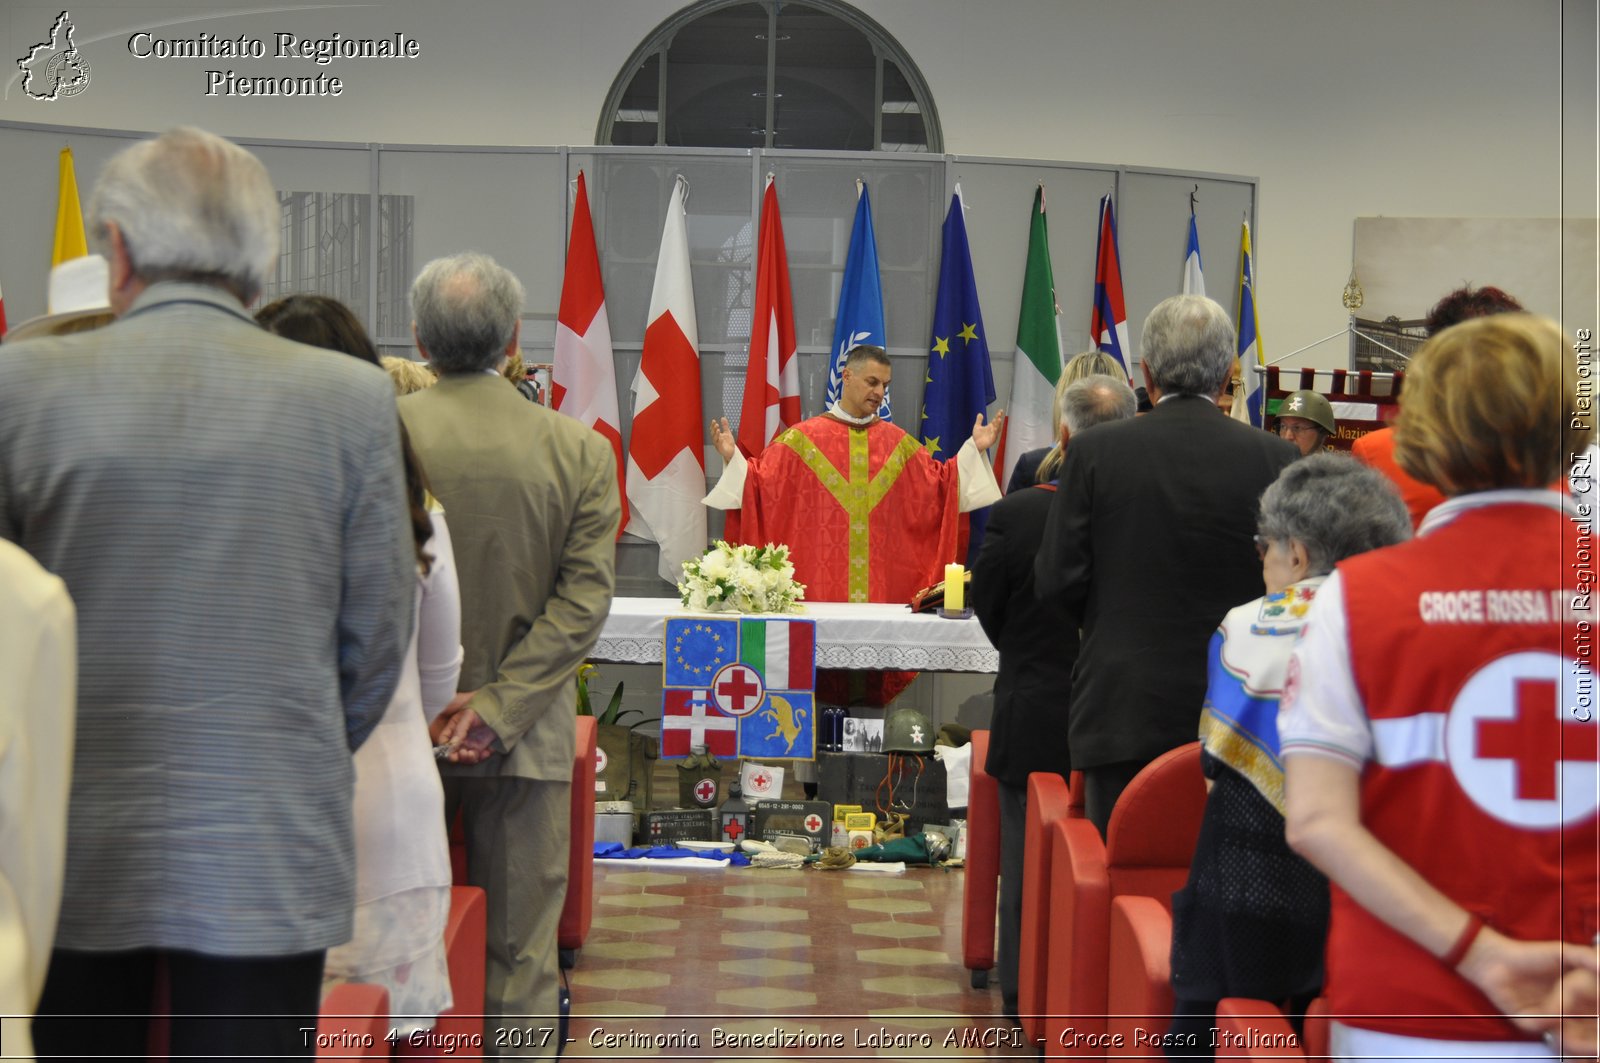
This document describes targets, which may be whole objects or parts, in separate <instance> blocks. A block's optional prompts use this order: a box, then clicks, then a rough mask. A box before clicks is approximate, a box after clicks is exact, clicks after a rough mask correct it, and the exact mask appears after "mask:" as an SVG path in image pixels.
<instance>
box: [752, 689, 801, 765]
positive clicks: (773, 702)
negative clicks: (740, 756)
mask: <svg viewBox="0 0 1600 1063" xmlns="http://www.w3.org/2000/svg"><path fill="white" fill-rule="evenodd" d="M761 715H762V716H763V717H764V718H766V719H768V720H771V721H772V723H773V725H774V726H775V727H776V728H777V730H775V731H773V732H772V733H771V734H769V735H767V741H771V740H772V739H774V738H777V737H778V736H779V735H782V736H783V741H784V743H785V745H784V747H783V751H784V752H785V753H792V752H794V743H795V740H796V739H797V738H799V737H800V721H801V720H804V719H805V718H806V710H805V709H797V708H795V707H794V706H793V705H791V704H789V702H788V700H787V699H785V698H784V697H783V695H781V694H774V695H772V697H771V698H770V699H769V701H768V705H767V707H766V708H764V709H762V710H761Z"/></svg>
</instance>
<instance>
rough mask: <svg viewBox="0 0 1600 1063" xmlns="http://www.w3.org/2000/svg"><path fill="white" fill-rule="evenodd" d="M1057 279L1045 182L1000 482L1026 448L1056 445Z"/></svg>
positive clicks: (1036, 212) (1025, 283) (1037, 208)
mask: <svg viewBox="0 0 1600 1063" xmlns="http://www.w3.org/2000/svg"><path fill="white" fill-rule="evenodd" d="M1059 312H1060V311H1058V310H1057V309H1056V282H1055V276H1054V273H1053V272H1052V270H1051V268H1050V235H1049V232H1048V230H1047V229H1046V228H1045V222H1044V185H1042V184H1041V185H1040V186H1039V187H1038V189H1037V190H1036V191H1035V192H1034V193H1033V224H1032V226H1031V227H1030V228H1029V230H1028V264H1027V267H1026V269H1025V271H1024V273H1023V278H1022V311H1021V313H1020V314H1019V316H1018V319H1017V357H1016V361H1015V362H1014V363H1013V368H1012V382H1011V409H1010V416H1008V417H1007V418H1006V443H1005V458H1004V462H1005V466H1004V469H1003V470H1002V475H1001V478H1000V482H1001V483H1002V484H1004V483H1008V482H1009V481H1010V479H1011V470H1012V468H1013V467H1014V466H1015V465H1016V464H1017V459H1018V458H1020V457H1021V456H1022V455H1023V453H1024V452H1026V451H1029V450H1037V449H1038V448H1040V447H1049V446H1054V445H1055V442H1056V441H1055V437H1054V435H1053V433H1052V432H1051V424H1050V404H1051V402H1052V401H1053V400H1054V399H1055V391H1056V381H1057V380H1059V379H1061V334H1060V332H1059V331H1058V330H1057V329H1056V315H1057V314H1058V313H1059Z"/></svg>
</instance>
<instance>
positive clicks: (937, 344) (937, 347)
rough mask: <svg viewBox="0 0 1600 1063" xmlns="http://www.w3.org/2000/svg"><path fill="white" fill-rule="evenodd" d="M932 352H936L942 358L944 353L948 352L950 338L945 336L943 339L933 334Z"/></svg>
mask: <svg viewBox="0 0 1600 1063" xmlns="http://www.w3.org/2000/svg"><path fill="white" fill-rule="evenodd" d="M933 353H934V354H937V355H938V356H939V357H940V358H943V357H944V356H945V355H947V354H949V353H950V340H949V338H948V337H947V338H945V339H940V338H939V337H938V336H935V337H934V338H933Z"/></svg>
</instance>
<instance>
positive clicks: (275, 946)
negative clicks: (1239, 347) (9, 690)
mask: <svg viewBox="0 0 1600 1063" xmlns="http://www.w3.org/2000/svg"><path fill="white" fill-rule="evenodd" d="M88 222H89V228H90V230H91V233H92V239H93V240H94V241H95V242H96V244H97V245H98V246H99V248H100V249H103V251H104V253H105V255H106V257H107V258H108V259H109V260H110V264H111V283H110V291H109V295H110V302H111V306H112V309H113V310H114V311H115V312H116V313H117V315H118V320H117V321H115V322H114V323H112V324H111V325H109V326H107V327H105V328H103V329H101V330H99V331H96V332H88V333H82V334H78V335H73V336H63V337H59V338H49V339H39V340H33V341H28V342H24V343H19V344H16V345H15V346H12V345H6V346H0V537H3V538H6V539H10V540H12V541H14V542H16V543H17V544H18V545H20V546H22V547H23V548H24V549H26V550H28V551H29V552H30V553H32V554H33V555H34V557H35V558H36V559H37V560H38V561H39V562H40V563H41V564H42V565H43V566H44V567H45V568H47V569H49V570H50V571H51V572H53V573H55V574H56V575H57V576H59V577H61V579H62V580H64V581H65V582H66V584H67V587H68V590H69V591H70V592H71V594H72V598H73V600H74V601H75V602H76V603H77V607H78V644H79V667H78V722H77V730H76V745H77V748H76V756H75V761H74V765H73V774H72V792H71V805H70V809H69V812H68V821H67V858H66V886H65V889H64V893H63V898H62V904H61V916H60V921H59V924H58V927H57V932H56V937H55V948H54V952H53V954H52V956H51V963H50V968H49V972H48V974H47V976H46V983H45V989H44V995H43V998H42V1000H41V1001H40V1004H39V1009H38V1010H39V1018H38V1019H37V1020H36V1022H35V1025H34V1035H35V1044H36V1046H37V1049H38V1051H39V1052H40V1053H41V1054H42V1055H51V1056H54V1055H57V1054H60V1055H70V1056H89V1055H101V1054H105V1055H122V1056H142V1055H143V1054H144V1050H145V1038H146V1029H145V1027H146V1020H144V1019H143V1018H140V1017H138V1016H142V1015H144V1014H146V1013H148V1012H149V1011H150V1010H151V1007H152V1003H153V1001H154V999H155V986H156V983H157V980H158V979H165V980H166V988H167V990H168V999H169V1000H170V1009H171V1011H172V1012H173V1013H174V1014H175V1015H196V1016H214V1017H213V1018H197V1019H190V1020H181V1021H180V1020H174V1021H173V1024H172V1028H171V1051H172V1053H173V1054H174V1055H185V1056H193V1057H197V1058H199V1057H203V1058H220V1057H226V1056H232V1055H241V1054H247V1053H248V1054H254V1055H257V1056H269V1057H285V1056H293V1055H302V1054H303V1055H311V1054H312V1049H313V1047H314V1042H313V1040H312V1039H309V1038H307V1037H305V1036H304V1035H303V1034H302V1032H301V1028H302V1027H306V1026H311V1027H314V1026H315V1024H316V1023H315V1016H316V1012H317V1010H318V1005H319V998H320V989H321V977H322V960H323V953H324V951H325V950H326V949H327V948H328V947H329V946H332V945H337V944H339V943H341V942H343V941H345V940H347V939H348V938H349V937H350V933H351V916H352V907H353V903H354V890H355V866H354V855H353V850H352V832H351V822H350V817H351V792H352V768H351V759H350V752H351V750H353V749H354V748H356V747H357V746H358V745H360V744H361V742H362V740H363V739H364V738H365V737H366V736H367V733H368V731H369V730H370V729H371V728H372V727H373V726H374V725H375V724H376V723H377V721H378V719H379V717H380V716H381V715H382V714H383V711H384V708H385V706H386V705H387V703H388V700H389V696H390V694H391V693H392V691H393V689H394V686H395V683H396V680H397V678H398V674H399V668H400V664H401V661H402V660H403V657H404V654H405V649H406V644H407V640H408V638H409V635H410V630H409V629H410V625H411V615H412V605H411V596H412V594H413V593H414V586H415V582H416V580H415V551H414V549H413V546H412V543H411V536H410V531H409V525H408V523H407V518H406V507H405V502H404V495H403V487H402V481H403V477H402V472H401V462H400V449H399V430H398V418H397V416H396V411H395V404H394V397H393V391H392V388H391V387H390V384H389V381H388V378H387V377H386V376H385V375H384V374H383V373H382V372H381V371H379V370H378V369H377V368H375V367H373V366H370V365H366V364H363V363H362V362H360V361H359V360H358V359H355V358H348V357H345V356H343V355H339V354H329V353H328V352H326V351H321V350H316V349H314V348H311V347H305V346H301V345H299V344H296V343H291V342H289V341H287V340H283V339H279V338H277V337H275V336H272V335H269V334H268V333H266V332H264V331H262V330H261V329H260V328H258V327H257V326H256V324H255V323H254V322H253V321H252V320H251V319H250V317H249V315H247V314H246V313H245V310H244V305H245V304H246V303H249V302H250V301H252V300H254V299H255V298H256V297H257V296H258V295H259V294H260V292H261V289H262V286H263V284H264V282H265V281H266V279H267V278H268V277H270V276H271V275H272V271H273V269H274V268H275V265H276V261H277V233H278V225H279V208H278V202H277V196H276V194H275V193H274V192H273V188H272V184H271V181H270V179H269V178H268V177H267V172H266V170H265V169H264V168H263V167H262V165H261V163H260V162H259V161H257V160H256V159H255V158H254V157H253V156H251V155H250V154H249V153H248V152H246V151H244V150H242V149H240V148H238V147H236V146H234V145H232V144H229V143H228V142H227V141H224V140H221V139H219V138H217V137H214V136H212V135H210V134H208V133H203V132H200V131H199V130H195V129H178V130H173V131H171V132H168V133H166V134H164V135H162V136H161V137H159V138H157V139H155V140H150V141H144V142H141V143H138V144H135V145H133V146H132V147H130V148H127V149H126V150H124V151H123V152H121V153H119V154H118V155H117V156H115V157H114V158H113V159H111V161H110V162H108V163H107V164H106V167H105V169H104V171H103V172H102V174H101V177H100V181H99V183H98V185H97V187H96V188H95V191H94V195H93V197H92V198H91V200H90V203H89V217H88ZM3 681H4V680H3V678H0V682H3ZM71 1015H99V1016H111V1017H106V1018H93V1019H73V1018H68V1017H65V1016H71ZM249 1015H263V1016H280V1018H275V1019H266V1018H254V1019H250V1018H241V1017H239V1016H249Z"/></svg>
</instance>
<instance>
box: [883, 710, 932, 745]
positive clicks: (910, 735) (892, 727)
mask: <svg viewBox="0 0 1600 1063" xmlns="http://www.w3.org/2000/svg"><path fill="white" fill-rule="evenodd" d="M933 734H934V732H933V725H932V724H930V723H929V722H928V718H927V717H926V716H924V715H922V713H920V712H918V711H917V710H916V709H895V710H894V711H893V712H891V713H890V714H889V718H888V720H887V721H885V722H884V725H883V751H884V752H885V753H932V752H933Z"/></svg>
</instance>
